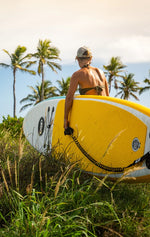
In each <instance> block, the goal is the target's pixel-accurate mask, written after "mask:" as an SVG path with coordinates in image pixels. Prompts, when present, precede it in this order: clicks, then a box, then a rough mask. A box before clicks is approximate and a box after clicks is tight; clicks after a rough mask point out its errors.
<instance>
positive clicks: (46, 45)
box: [29, 40, 61, 100]
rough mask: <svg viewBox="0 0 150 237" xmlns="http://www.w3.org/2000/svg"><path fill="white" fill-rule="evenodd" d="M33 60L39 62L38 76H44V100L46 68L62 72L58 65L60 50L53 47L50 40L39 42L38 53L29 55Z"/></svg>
mask: <svg viewBox="0 0 150 237" xmlns="http://www.w3.org/2000/svg"><path fill="white" fill-rule="evenodd" d="M29 55H30V57H31V58H36V59H37V62H38V74H39V75H42V90H41V100H44V80H45V77H44V66H45V65H47V66H48V67H49V68H50V69H51V70H52V71H54V72H57V71H56V69H58V70H61V66H60V65H59V64H58V63H56V60H60V58H59V50H58V49H57V48H56V47H53V46H51V41H50V40H44V41H42V40H39V43H38V47H37V52H36V53H33V54H29Z"/></svg>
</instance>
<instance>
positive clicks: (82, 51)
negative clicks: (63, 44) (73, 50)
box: [77, 46, 92, 58]
mask: <svg viewBox="0 0 150 237" xmlns="http://www.w3.org/2000/svg"><path fill="white" fill-rule="evenodd" d="M77 57H78V58H90V57H92V53H91V50H90V49H89V48H87V47H86V46H83V47H80V48H79V49H78V51H77Z"/></svg>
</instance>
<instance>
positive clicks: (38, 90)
mask: <svg viewBox="0 0 150 237" xmlns="http://www.w3.org/2000/svg"><path fill="white" fill-rule="evenodd" d="M51 84H52V83H51V82H50V81H44V99H48V98H50V97H53V96H56V88H55V87H53V86H51ZM29 88H30V89H31V90H32V94H29V95H28V96H27V97H25V98H23V99H22V100H21V101H20V103H21V104H22V103H26V104H25V105H23V106H22V107H21V109H20V112H21V111H23V110H25V109H26V108H28V107H30V106H33V105H36V104H38V103H39V102H41V95H42V83H41V84H39V83H38V84H37V85H36V86H35V87H33V86H29Z"/></svg>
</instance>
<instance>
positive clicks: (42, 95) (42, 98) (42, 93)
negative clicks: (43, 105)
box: [41, 64, 44, 101]
mask: <svg viewBox="0 0 150 237" xmlns="http://www.w3.org/2000/svg"><path fill="white" fill-rule="evenodd" d="M43 100H44V67H43V64H42V88H41V101H43Z"/></svg>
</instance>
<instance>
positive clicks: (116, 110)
mask: <svg viewBox="0 0 150 237" xmlns="http://www.w3.org/2000/svg"><path fill="white" fill-rule="evenodd" d="M64 103H65V98H62V97H55V98H52V99H50V100H46V101H43V102H41V103H39V104H38V105H37V106H35V107H34V108H33V109H31V110H30V111H29V113H28V114H27V116H26V117H25V119H24V132H25V135H26V137H27V139H28V140H29V142H30V143H31V145H33V146H34V147H35V148H36V149H37V150H39V151H40V152H44V151H45V150H46V149H47V147H49V148H50V149H51V148H52V147H55V149H57V151H59V152H65V153H66V155H67V157H68V158H69V159H70V160H71V161H73V162H74V161H79V164H80V168H81V169H82V170H84V171H85V172H88V173H90V174H93V175H98V176H100V177H104V176H105V175H106V174H109V178H110V179H118V178H120V177H121V176H122V175H123V174H124V173H125V172H130V171H131V170H132V171H131V172H130V173H129V174H128V175H127V176H126V179H128V180H129V179H131V180H132V179H133V178H134V180H135V181H137V182H143V181H145V182H149V180H150V169H149V158H150V154H149V152H150V109H148V108H146V107H144V106H141V105H139V104H136V103H132V102H129V101H125V100H121V99H116V98H111V97H102V96H77V97H75V99H74V102H73V107H72V110H71V113H70V127H71V128H73V130H74V132H73V134H72V136H70V135H66V136H65V135H64V128H63V121H64V119H63V118H64ZM137 166H138V167H139V169H137V168H136V170H135V167H137Z"/></svg>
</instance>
